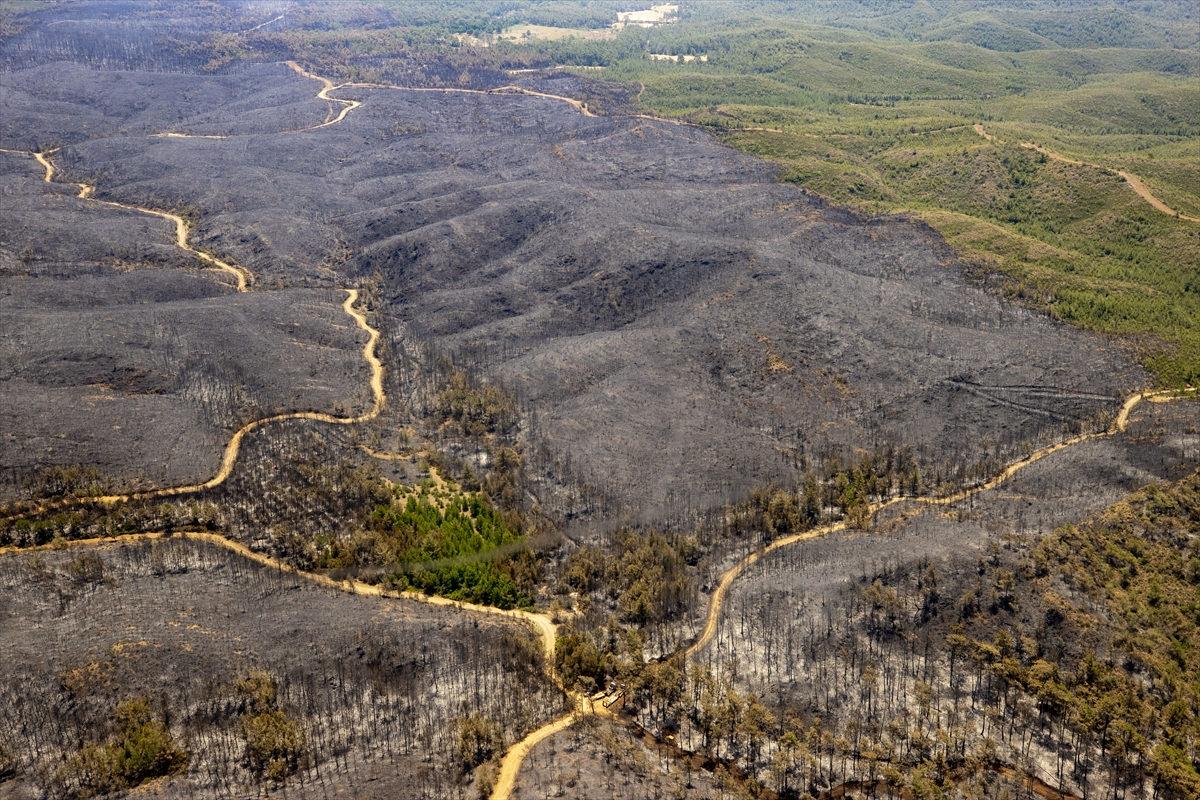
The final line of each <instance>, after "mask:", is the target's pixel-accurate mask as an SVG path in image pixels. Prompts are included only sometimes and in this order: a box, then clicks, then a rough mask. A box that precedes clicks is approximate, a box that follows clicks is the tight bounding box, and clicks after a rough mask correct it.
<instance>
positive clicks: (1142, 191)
mask: <svg viewBox="0 0 1200 800" xmlns="http://www.w3.org/2000/svg"><path fill="white" fill-rule="evenodd" d="M974 130H975V132H976V133H977V134H979V135H980V136H982V137H983V138H984V139H987V140H988V141H989V142H993V143H996V144H999V143H1000V140H999V139H997V138H996V136H995V134H991V133H988V132H987V129H986V128H984V127H983V123H980V122H977V123H975V125H974ZM1021 147H1024V148H1025V149H1026V150H1034V151H1036V152H1038V153H1041V154H1042V155H1044V156H1045V157H1046V158H1048V159H1050V160H1051V161H1058V162H1060V163H1062V164H1070V165H1071V166H1074V167H1092V168H1093V169H1098V170H1103V171H1104V172H1107V173H1108V174H1109V175H1117V176H1120V178H1121V179H1122V180H1124V181H1125V185H1126V186H1128V187H1129V188H1130V189H1132V190H1133V191H1134V194H1136V195H1137V196H1138V197H1140V198H1142V199H1143V200H1145V201H1146V202H1147V203H1149V204H1150V205H1151V207H1153V208H1154V209H1155V210H1157V211H1161V212H1162V213H1164V214H1166V215H1167V216H1169V217H1175V218H1176V219H1181V220H1184V221H1185V222H1200V217H1193V216H1191V215H1190V214H1184V213H1183V212H1181V211H1176V210H1175V209H1173V208H1171V207H1170V206H1169V205H1167V204H1166V203H1164V202H1163V201H1162V200H1160V199H1159V198H1158V197H1157V196H1156V195H1155V194H1154V192H1152V191H1150V187H1149V186H1147V185H1146V182H1145V181H1143V180H1142V179H1141V178H1139V177H1138V176H1137V175H1135V174H1133V173H1132V172H1129V171H1128V170H1123V169H1116V168H1114V167H1106V166H1104V165H1103V164H1094V163H1092V162H1090V161H1080V160H1079V159H1076V158H1071V157H1070V156H1065V155H1063V154H1062V153H1057V152H1055V151H1053V150H1051V149H1050V148H1048V147H1043V146H1042V145H1040V144H1037V143H1036V142H1029V141H1024V142H1021Z"/></svg>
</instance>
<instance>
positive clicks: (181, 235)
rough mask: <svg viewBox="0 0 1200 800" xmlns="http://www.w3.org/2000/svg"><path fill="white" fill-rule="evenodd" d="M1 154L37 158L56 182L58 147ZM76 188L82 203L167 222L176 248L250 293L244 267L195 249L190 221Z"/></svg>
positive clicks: (49, 178)
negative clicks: (51, 157) (228, 275)
mask: <svg viewBox="0 0 1200 800" xmlns="http://www.w3.org/2000/svg"><path fill="white" fill-rule="evenodd" d="M0 152H2V153H13V154H16V155H23V156H28V157H30V158H33V159H35V160H36V161H37V162H38V163H39V164H41V165H42V167H43V168H44V169H45V174H44V175H43V176H42V180H44V181H45V182H46V183H54V182H55V181H54V176H55V174H56V170H55V168H54V162H53V161H51V160H50V156H52V155H54V154H55V153H57V152H58V148H55V149H53V150H44V151H39V152H33V151H30V150H5V149H0ZM74 185H75V186H78V187H79V194H77V195H75V196H76V197H78V198H79V199H80V200H87V201H89V202H92V203H99V204H100V205H104V206H110V207H112V208H121V209H124V210H126V211H137V212H138V213H141V214H149V215H150V216H152V217H158V218H159V219H165V220H167V221H168V222H170V223H172V224H173V225H174V226H175V246H176V247H178V248H180V249H181V250H186V251H187V252H189V253H191V254H192V255H194V256H196V257H197V258H199V259H200V260H201V261H204V262H205V263H208V264H211V265H212V266H214V267H216V268H217V269H219V270H221V271H222V272H227V273H229V274H230V275H232V276H233V279H234V281H235V285H236V286H237V290H238V291H239V292H245V291H249V289H250V283H251V281H252V280H253V276H252V275H251V274H250V271H249V270H248V269H246V268H245V267H238V266H234V265H233V264H230V263H228V262H226V261H222V260H221V259H219V258H217V257H216V256H214V255H213V254H212V253H209V252H208V251H206V250H201V249H199V248H197V247H192V245H191V243H190V242H188V239H189V238H190V237H191V235H192V228H191V225H189V224H188V221H187V220H185V219H184V218H183V217H181V216H179V215H178V214H172V213H171V212H170V211H160V210H158V209H157V208H147V207H146V206H137V205H132V204H130V203H118V202H117V201H115V200H101V199H99V198H98V197H94V196H93V195H94V194H95V191H96V187H95V186H93V185H91V184H90V183H76V184H74Z"/></svg>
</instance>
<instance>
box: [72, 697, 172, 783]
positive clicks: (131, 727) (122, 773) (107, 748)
mask: <svg viewBox="0 0 1200 800" xmlns="http://www.w3.org/2000/svg"><path fill="white" fill-rule="evenodd" d="M113 722H114V726H115V729H116V730H115V732H114V733H113V735H112V736H111V737H110V738H109V739H108V741H105V742H102V743H93V744H88V745H86V746H85V747H84V748H83V749H82V750H80V751H79V752H78V753H76V754H75V755H74V756H72V757H71V758H69V759H68V760H67V762H66V763H65V764H64V765H63V766H62V768H61V770H60V771H59V774H58V775H57V776H56V780H55V783H56V784H57V785H58V787H59V788H61V789H62V790H63V791H64V792H65V793H66V794H68V795H70V796H73V797H97V796H101V795H107V794H110V793H112V792H119V791H124V790H127V789H132V788H133V787H136V786H140V785H141V784H143V783H145V782H146V781H149V780H152V779H154V778H160V777H162V776H164V775H171V774H173V773H177V772H180V771H182V770H183V769H184V768H185V767H187V763H188V754H187V753H186V752H184V750H183V749H182V748H181V747H179V745H178V744H177V743H176V742H175V740H174V738H173V737H172V736H171V732H170V731H169V730H168V729H167V726H166V724H165V722H164V720H163V718H162V716H161V715H159V714H155V713H154V711H153V710H152V709H151V707H150V703H149V701H148V700H146V698H144V697H133V698H130V699H128V700H124V701H122V702H120V703H118V704H117V706H116V708H115V709H114V710H113Z"/></svg>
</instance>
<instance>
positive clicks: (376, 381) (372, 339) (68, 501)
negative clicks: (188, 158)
mask: <svg viewBox="0 0 1200 800" xmlns="http://www.w3.org/2000/svg"><path fill="white" fill-rule="evenodd" d="M344 291H345V292H346V300H345V302H344V303H342V310H343V311H345V312H346V313H347V314H348V315H350V317H351V318H352V319H353V320H354V322H355V324H357V325H358V327H359V328H361V329H362V330H363V331H365V332H366V333H367V342H366V344H364V345H363V349H362V354H363V359H364V360H365V361H366V362H367V364H368V365H369V366H370V368H371V379H370V385H371V394H372V396H373V400H372V403H371V407H370V408H369V409H368V410H367V411H365V412H363V413H362V414H358V415H357V416H353V417H339V416H335V415H333V414H328V413H325V412H323V411H288V412H284V413H282V414H273V415H271V416H269V417H262V418H260V419H256V420H253V421H251V422H247V423H246V424H245V425H243V426H242V427H240V428H238V430H237V431H235V432H234V434H233V436H232V437H231V438H230V439H229V443H228V444H226V445H225V453H224V455H223V456H222V458H221V466H220V469H218V470H217V472H216V474H215V475H213V476H212V477H211V478H209V479H208V480H206V481H204V482H203V483H188V484H182V485H180V486H166V487H162V488H158V489H146V490H144V491H140V492H129V493H127V494H109V495H93V496H88V497H65V498H62V499H60V500H50V501H47V502H44V503H38V504H36V505H33V506H32V507H28V508H25V509H23V510H21V511H17V512H14V513H10V514H8V515H6V516H3V517H0V522H8V521H11V520H14V519H20V518H22V517H29V516H34V515H37V514H43V513H45V512H48V511H61V510H63V509H66V508H77V507H79V506H85V505H92V504H98V505H103V506H113V505H116V504H118V503H124V502H127V501H129V500H148V499H153V498H156V497H177V496H179V495H184V494H195V493H196V492H202V491H204V490H205V489H212V488H215V487H217V486H220V485H221V484H222V483H224V482H225V481H226V479H228V478H229V476H230V474H232V472H233V468H234V466H235V465H236V464H237V458H238V452H239V451H240V450H241V447H242V440H243V439H245V438H246V435H247V434H249V433H250V432H251V431H254V430H257V429H258V428H261V427H263V426H264V425H269V424H271V423H273V422H281V421H283V420H289V419H309V420H314V421H316V422H323V423H326V424H328V425H357V424H359V423H362V422H367V421H369V420H372V419H375V417H377V416H379V412H380V411H382V410H383V406H384V403H385V402H386V401H387V395H386V394H385V393H384V389H383V362H381V361H380V360H379V356H378V355H376V353H375V346H376V344H377V343H378V342H379V331H378V330H377V329H375V328H373V327H371V325H370V324H368V322H367V318H366V316H364V315H363V313H362V312H361V311H360V310H358V309H357V308H355V307H354V304H355V303H357V302H358V290H357V289H345V290H344Z"/></svg>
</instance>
